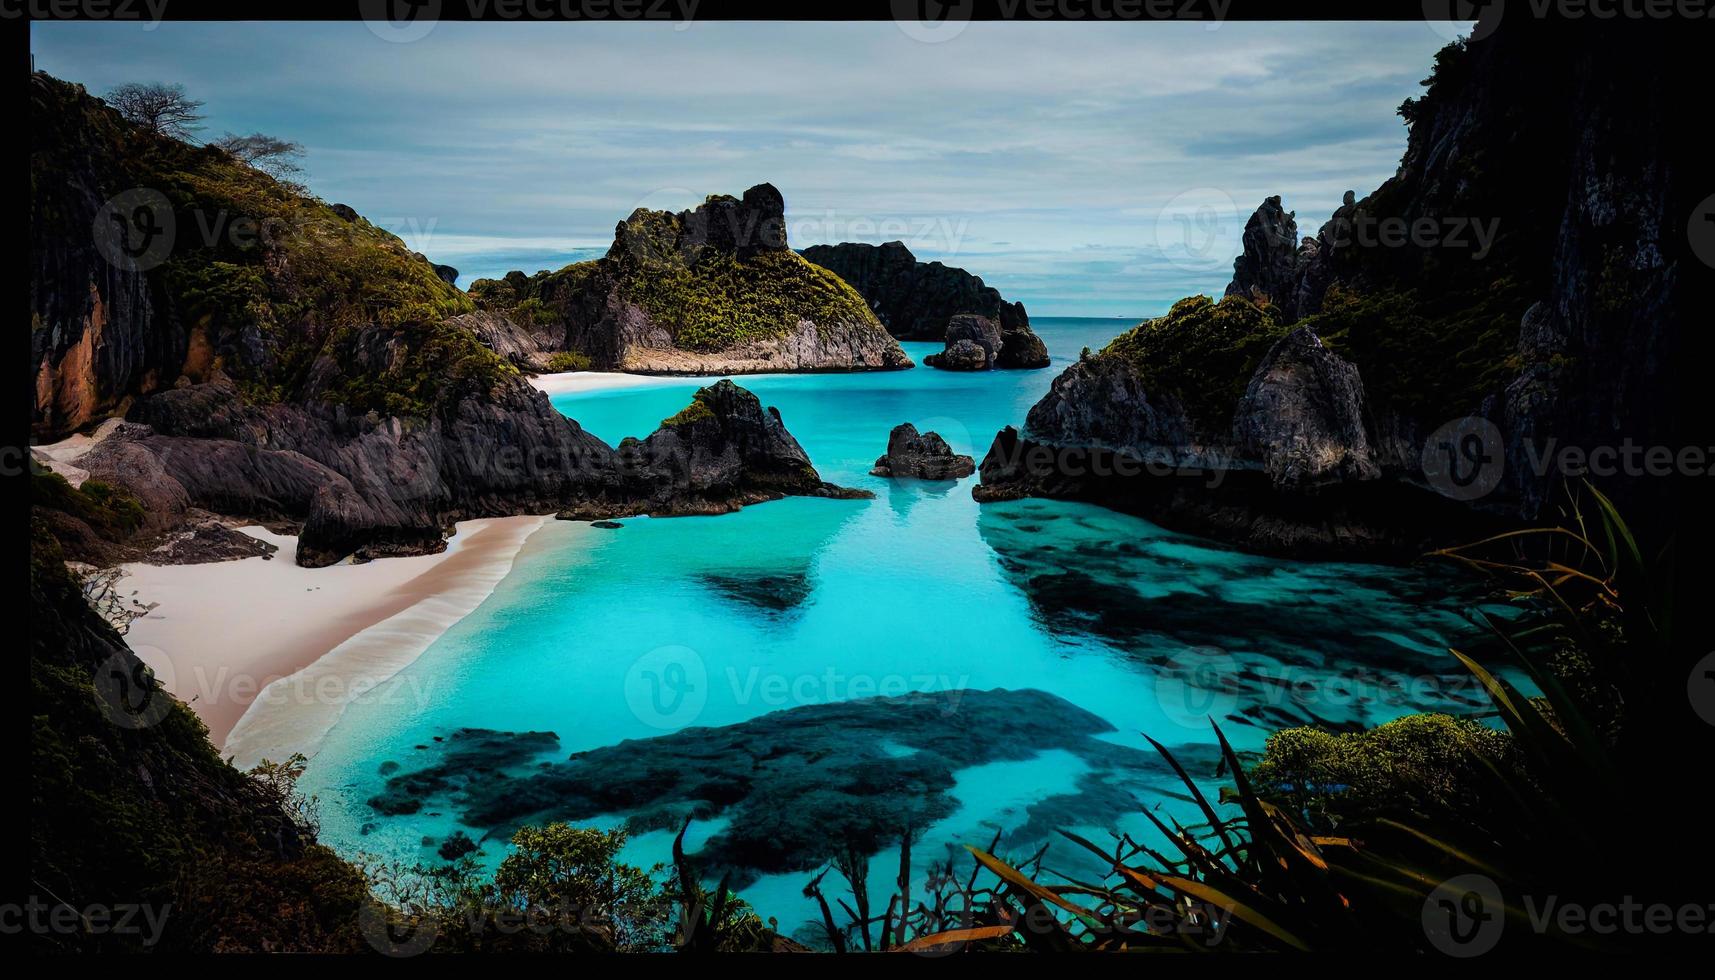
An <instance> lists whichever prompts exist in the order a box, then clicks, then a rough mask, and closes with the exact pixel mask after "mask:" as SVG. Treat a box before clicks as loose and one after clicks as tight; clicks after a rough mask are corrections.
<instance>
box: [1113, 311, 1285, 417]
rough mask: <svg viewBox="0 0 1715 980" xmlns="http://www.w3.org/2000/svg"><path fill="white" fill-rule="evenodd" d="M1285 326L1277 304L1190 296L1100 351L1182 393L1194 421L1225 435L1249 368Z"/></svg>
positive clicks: (1155, 386)
mask: <svg viewBox="0 0 1715 980" xmlns="http://www.w3.org/2000/svg"><path fill="white" fill-rule="evenodd" d="M1287 332H1288V328H1287V325H1285V324H1283V323H1281V317H1280V313H1279V311H1278V310H1276V309H1275V307H1274V306H1272V305H1269V304H1264V305H1262V306H1258V305H1257V304H1256V303H1254V302H1252V301H1251V300H1249V299H1246V298H1244V297H1242V296H1228V297H1226V298H1224V299H1222V300H1221V301H1220V302H1216V301H1214V300H1211V299H1210V298H1209V297H1207V296H1202V295H1198V296H1187V297H1186V298H1184V299H1182V300H1180V301H1179V302H1177V303H1174V304H1173V308H1172V309H1170V310H1168V311H1167V315H1166V316H1160V317H1156V318H1155V319H1153V320H1145V321H1144V322H1142V323H1140V324H1138V325H1137V326H1136V327H1133V328H1132V329H1131V330H1129V331H1127V332H1126V333H1123V334H1121V335H1120V336H1118V337H1116V338H1114V340H1113V341H1112V342H1110V343H1109V344H1108V346H1107V347H1105V348H1103V349H1102V354H1101V356H1104V357H1120V358H1124V359H1125V360H1126V361H1127V362H1129V363H1130V364H1131V365H1132V367H1134V368H1136V369H1137V371H1138V373H1139V375H1140V376H1142V378H1143V379H1144V382H1145V384H1146V386H1147V389H1148V390H1149V391H1152V392H1156V391H1158V392H1162V393H1167V394H1173V395H1176V396H1178V398H1179V400H1180V401H1181V402H1182V403H1183V404H1184V405H1185V410H1186V412H1188V413H1189V414H1190V416H1191V418H1192V420H1193V421H1195V422H1196V423H1197V424H1198V425H1200V426H1202V427H1203V428H1205V429H1206V430H1208V431H1211V432H1224V431H1225V430H1226V429H1227V428H1228V427H1229V426H1230V425H1231V423H1232V417H1233V408H1234V406H1236V405H1237V404H1238V401H1239V397H1240V396H1241V395H1243V394H1244V390H1245V385H1246V384H1247V383H1249V381H1250V377H1251V373H1252V372H1254V371H1255V370H1256V366H1257V364H1258V363H1260V362H1261V361H1262V358H1263V355H1265V354H1267V353H1268V349H1269V348H1270V347H1271V346H1273V345H1274V342H1275V341H1277V340H1279V339H1280V338H1282V337H1284V336H1286V334H1287Z"/></svg>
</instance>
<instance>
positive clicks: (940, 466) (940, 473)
mask: <svg viewBox="0 0 1715 980" xmlns="http://www.w3.org/2000/svg"><path fill="white" fill-rule="evenodd" d="M869 472H870V474H871V475H872V476H891V477H907V478H911V479H917V480H957V479H959V478H961V477H966V476H970V475H971V474H972V473H974V472H976V461H975V460H973V459H971V457H969V456H961V455H959V454H957V453H955V452H953V450H952V447H950V446H948V445H947V440H945V439H943V438H941V436H940V434H939V433H935V432H922V433H919V432H918V431H917V427H916V426H915V425H912V424H911V423H910V422H904V423H901V424H900V425H896V426H894V427H893V431H892V432H891V433H889V434H888V437H887V452H886V453H885V454H884V455H882V456H880V457H879V458H877V459H876V461H875V468H874V469H872V470H870V471H869Z"/></svg>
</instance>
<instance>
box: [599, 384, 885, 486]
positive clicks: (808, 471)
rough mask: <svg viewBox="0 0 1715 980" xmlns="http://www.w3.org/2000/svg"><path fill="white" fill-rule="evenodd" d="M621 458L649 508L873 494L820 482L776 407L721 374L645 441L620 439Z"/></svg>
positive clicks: (627, 475) (628, 475) (624, 470)
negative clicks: (643, 491)
mask: <svg viewBox="0 0 1715 980" xmlns="http://www.w3.org/2000/svg"><path fill="white" fill-rule="evenodd" d="M619 457H620V465H621V469H622V471H623V472H624V474H625V478H626V480H627V482H628V483H633V482H641V483H642V484H643V485H644V486H646V487H648V488H649V493H648V494H647V496H646V498H645V501H644V503H643V505H642V506H643V508H644V509H645V510H647V511H648V512H649V513H654V514H661V515H671V514H711V513H712V514H718V513H722V512H725V511H729V510H737V509H738V508H739V507H742V506H744V505H745V504H751V503H759V502H761V501H764V500H775V499H778V498H780V497H784V496H788V495H792V496H806V497H840V498H854V497H869V496H872V494H870V493H869V492H868V491H864V490H851V489H846V488H843V487H837V486H834V485H833V484H831V483H827V482H826V481H824V480H823V479H822V478H821V477H820V476H819V475H818V474H817V473H816V468H815V467H814V466H812V465H811V464H810V457H809V456H808V455H806V454H805V452H804V449H803V447H802V446H800V445H798V440H796V439H794V438H792V434H791V433H790V432H787V431H786V426H785V425H784V424H782V423H781V421H780V413H779V411H777V410H776V409H774V408H763V406H762V403H761V402H760V401H758V400H757V397H756V396H755V395H753V394H751V393H750V392H748V391H745V390H744V389H743V388H740V387H739V386H738V385H736V384H733V383H732V382H731V381H729V380H724V379H723V380H721V381H717V382H716V383H714V384H712V385H710V386H709V387H707V388H701V389H698V391H697V393H696V395H695V396H693V398H692V400H691V404H690V405H689V406H688V407H687V408H686V409H685V410H684V411H682V412H680V413H679V414H678V415H675V416H674V417H672V418H670V419H668V420H667V421H665V422H663V423H662V425H661V428H659V429H657V430H655V432H654V433H653V434H651V435H650V436H649V437H648V438H647V439H644V440H642V441H641V442H638V441H636V440H629V441H627V442H624V443H621V444H620V447H619ZM571 512H572V513H571V514H570V515H568V516H576V515H578V514H581V513H583V511H582V509H581V508H572V509H571Z"/></svg>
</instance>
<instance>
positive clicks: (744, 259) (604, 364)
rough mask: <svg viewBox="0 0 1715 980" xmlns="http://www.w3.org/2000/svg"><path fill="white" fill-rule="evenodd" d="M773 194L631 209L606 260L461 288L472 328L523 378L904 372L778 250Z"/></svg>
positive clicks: (781, 234) (855, 314) (782, 229)
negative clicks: (484, 317)
mask: <svg viewBox="0 0 1715 980" xmlns="http://www.w3.org/2000/svg"><path fill="white" fill-rule="evenodd" d="M785 208H786V203H785V200H784V199H783V198H782V197H781V196H780V192H779V191H778V190H776V189H775V188H774V186H773V185H771V184H758V185H757V186H755V187H752V188H751V189H749V190H747V191H745V192H744V196H743V197H742V198H736V197H732V196H730V195H725V194H716V195H712V196H710V197H709V198H708V200H707V201H705V202H704V203H703V204H701V205H700V206H698V207H696V208H693V209H691V210H688V211H680V212H678V213H676V214H675V213H673V212H669V211H650V210H647V209H644V208H639V209H637V210H636V211H634V212H632V214H631V216H630V217H629V218H626V219H625V220H624V221H621V222H620V223H619V225H618V227H617V228H615V230H614V240H613V246H612V247H611V248H609V249H608V252H607V254H606V255H605V256H603V257H602V258H600V259H594V260H591V261H588V262H578V263H574V264H572V265H569V266H566V267H565V268H563V269H559V270H557V271H553V272H539V273H537V274H536V275H534V276H527V275H525V274H524V273H522V272H510V273H507V274H506V276H505V277H503V278H501V279H479V280H477V281H476V282H473V283H471V295H472V296H473V297H474V298H475V300H476V302H477V304H478V305H479V306H480V307H481V308H482V309H483V310H485V311H492V312H500V313H505V314H507V316H508V317H509V319H510V321H511V322H512V323H514V324H523V325H524V327H523V329H522V330H520V329H518V328H516V327H512V326H509V325H507V324H503V323H499V322H492V321H484V322H482V323H473V324H472V327H473V329H476V330H478V332H479V334H481V335H482V336H484V337H485V338H488V339H489V343H490V345H491V346H493V347H494V348H495V349H496V350H504V351H506V352H507V353H508V356H509V357H510V358H511V359H512V361H513V362H514V363H517V364H520V365H521V366H524V367H526V368H527V369H534V370H543V369H548V370H573V369H581V368H595V369H597V370H612V371H630V372H636V373H642V374H754V373H759V372H772V371H876V370H894V369H899V368H908V367H912V366H913V365H912V362H911V359H910V358H909V357H907V356H906V355H905V352H904V351H903V350H901V349H900V347H899V344H898V342H896V341H895V340H894V339H893V337H891V336H890V335H889V334H888V333H887V331H886V330H885V329H883V328H882V325H881V324H880V323H879V322H878V321H877V320H876V318H875V315H874V314H873V313H871V312H870V310H869V307H868V306H867V305H866V304H865V303H864V301H863V298H862V297H861V296H859V295H858V294H857V293H856V292H854V291H853V290H852V288H851V287H850V286H848V285H846V283H845V282H844V281H842V280H841V279H840V277H839V276H837V275H835V274H833V273H831V272H829V271H828V270H826V269H824V268H822V267H820V266H817V265H814V264H812V263H810V262H807V261H805V260H804V258H803V257H802V256H800V255H799V254H798V253H796V252H794V251H792V249H791V248H790V247H788V245H787V243H786V215H785Z"/></svg>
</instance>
